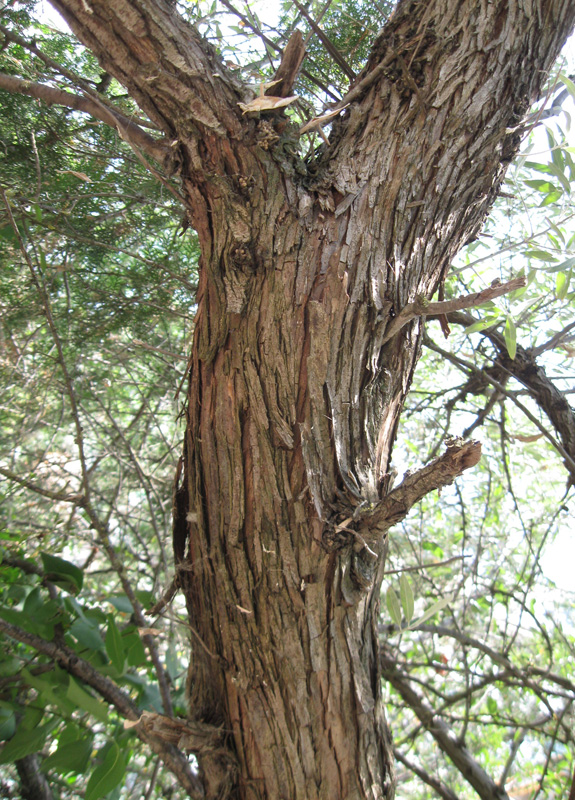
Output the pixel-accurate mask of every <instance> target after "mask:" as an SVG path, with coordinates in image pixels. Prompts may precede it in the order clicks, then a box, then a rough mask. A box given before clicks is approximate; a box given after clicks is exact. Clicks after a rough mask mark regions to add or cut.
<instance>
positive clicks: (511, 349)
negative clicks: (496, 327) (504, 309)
mask: <svg viewBox="0 0 575 800" xmlns="http://www.w3.org/2000/svg"><path fill="white" fill-rule="evenodd" d="M504 336H505V345H506V347H507V352H508V353H509V358H510V359H512V360H513V359H514V358H515V354H516V353H517V330H516V328H515V322H514V321H513V319H512V318H511V317H507V319H506V321H505V332H504Z"/></svg>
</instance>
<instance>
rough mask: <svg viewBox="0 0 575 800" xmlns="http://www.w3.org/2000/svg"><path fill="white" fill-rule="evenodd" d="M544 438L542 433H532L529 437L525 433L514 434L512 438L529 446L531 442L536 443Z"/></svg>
mask: <svg viewBox="0 0 575 800" xmlns="http://www.w3.org/2000/svg"><path fill="white" fill-rule="evenodd" d="M542 436H543V434H542V433H532V434H529V435H527V434H523V433H514V434H513V436H511V437H510V438H511V439H515V440H516V441H518V442H525V443H526V444H528V443H529V442H536V441H537V439H541V437H542Z"/></svg>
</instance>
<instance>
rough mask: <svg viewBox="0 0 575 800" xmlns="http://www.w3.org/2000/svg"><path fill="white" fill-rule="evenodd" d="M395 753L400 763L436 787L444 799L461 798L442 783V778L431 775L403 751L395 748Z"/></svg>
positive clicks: (429, 784) (456, 799)
mask: <svg viewBox="0 0 575 800" xmlns="http://www.w3.org/2000/svg"><path fill="white" fill-rule="evenodd" d="M393 755H394V756H395V758H396V759H397V761H399V763H400V764H403V766H404V767H407V769H408V770H409V771H410V772H413V774H414V775H417V777H418V778H419V779H420V780H421V781H423V783H426V784H427V785H428V786H431V788H432V789H435V791H436V792H437V794H438V796H439V797H441V798H443V800H459V797H458V795H456V794H454V792H452V791H451V789H449V788H448V787H447V786H445V785H444V784H443V783H441V781H440V780H438V779H437V778H434V777H433V776H432V775H429V774H428V773H427V772H425V770H423V769H421V767H419V766H417V765H416V764H414V763H413V762H412V761H409V760H408V759H407V758H406V757H405V756H404V755H403V753H401V752H400V751H399V750H398V749H397V748H395V747H394V748H393Z"/></svg>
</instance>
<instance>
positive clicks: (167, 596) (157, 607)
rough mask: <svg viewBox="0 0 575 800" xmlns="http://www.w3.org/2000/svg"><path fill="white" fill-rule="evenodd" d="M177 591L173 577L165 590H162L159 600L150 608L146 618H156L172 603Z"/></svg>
mask: <svg viewBox="0 0 575 800" xmlns="http://www.w3.org/2000/svg"><path fill="white" fill-rule="evenodd" d="M178 589H179V584H178V579H177V578H176V576H175V575H174V577H173V578H172V580H171V581H170V583H169V585H168V586H167V588H166V589H164V591H163V593H162V596H161V597H160V599H159V600H158V601H157V602H156V603H154V605H153V606H152V608H150V610H149V611H148V612H147V615H148V617H157V616H158V615H159V614H161V613H162V611H163V610H164V608H165V607H166V606H167V605H169V604H170V603H171V602H172V600H173V598H174V595H175V594H176V592H177V591H178Z"/></svg>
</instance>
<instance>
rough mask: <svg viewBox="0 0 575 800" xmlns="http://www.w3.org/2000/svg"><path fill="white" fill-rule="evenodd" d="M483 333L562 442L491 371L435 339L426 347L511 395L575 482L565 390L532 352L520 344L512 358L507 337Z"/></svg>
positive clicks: (468, 320) (572, 423)
mask: <svg viewBox="0 0 575 800" xmlns="http://www.w3.org/2000/svg"><path fill="white" fill-rule="evenodd" d="M449 321H450V322H453V323H455V324H459V325H464V326H465V327H468V326H469V325H472V324H473V323H474V322H477V320H476V319H475V318H474V317H472V316H471V315H470V314H464V313H462V312H457V313H453V314H450V315H449ZM480 333H481V335H482V336H485V337H486V338H488V339H489V340H490V341H491V342H492V343H493V344H494V345H495V347H496V348H497V350H498V352H499V356H498V358H497V359H496V361H495V364H499V365H501V368H502V369H503V370H505V372H506V373H507V374H508V375H510V376H513V377H514V378H515V379H516V380H518V381H519V382H520V383H522V384H523V386H525V388H526V389H527V391H528V392H529V395H530V397H531V398H532V399H533V400H534V401H535V402H536V403H537V405H538V406H539V408H540V409H541V410H542V411H544V412H545V414H546V416H547V418H548V419H549V421H550V422H551V425H552V426H553V429H554V430H555V431H556V432H557V434H558V436H559V439H560V441H557V439H556V438H555V437H554V436H552V434H551V433H549V431H548V430H547V428H546V427H545V426H544V425H542V424H541V422H540V421H539V420H538V419H537V417H536V416H535V415H534V414H532V413H531V411H529V409H528V408H527V407H526V406H525V405H524V404H523V403H522V402H521V401H520V400H518V399H517V398H516V397H515V396H514V395H513V393H511V392H509V391H508V390H507V389H506V388H505V386H503V384H502V383H501V382H500V381H498V380H496V379H495V378H494V377H493V375H491V374H490V372H489V371H488V370H485V369H483V370H479V369H478V368H477V367H476V366H475V365H474V364H472V363H471V362H470V361H467V360H464V359H462V358H461V357H460V356H455V355H454V354H453V353H448V351H446V350H443V349H442V348H441V347H439V345H437V344H435V342H433V341H431V340H428V341H427V342H426V344H427V346H428V347H429V348H430V349H431V350H434V351H435V352H436V353H439V354H440V355H442V356H444V357H445V358H449V359H450V360H451V361H452V362H453V363H455V364H456V366H459V367H464V368H465V369H467V370H470V372H471V373H478V374H480V375H481V376H482V378H484V379H485V381H486V382H487V383H489V384H491V385H492V386H494V387H495V388H496V389H497V390H498V392H500V393H501V394H502V395H503V396H505V397H508V398H509V399H510V400H511V401H512V402H513V403H515V405H516V406H517V407H518V408H519V409H521V411H522V412H523V414H525V416H526V417H527V418H528V419H529V420H531V422H532V423H533V424H534V425H535V427H536V428H537V429H538V430H539V431H541V433H542V434H543V435H544V436H545V438H546V439H548V440H549V441H550V442H551V444H552V445H553V447H554V448H555V449H556V450H557V451H558V452H559V453H560V454H561V456H562V457H563V463H564V465H565V468H566V470H567V472H568V473H569V480H570V483H572V484H573V485H575V412H574V411H573V409H572V408H571V406H570V405H569V403H568V402H567V399H566V397H565V395H564V394H563V392H561V391H560V390H559V389H558V388H557V387H556V386H555V384H554V383H553V382H552V381H551V380H550V379H549V378H548V377H547V375H546V373H545V369H544V368H543V367H541V366H539V365H538V364H537V362H536V360H535V357H534V355H533V351H531V350H526V349H525V348H524V347H521V345H519V344H518V345H517V349H516V353H515V358H513V359H512V358H510V357H509V353H508V352H507V345H506V343H505V337H504V336H503V335H502V334H501V333H499V331H498V330H496V329H495V328H486V329H485V330H483V331H480Z"/></svg>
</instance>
